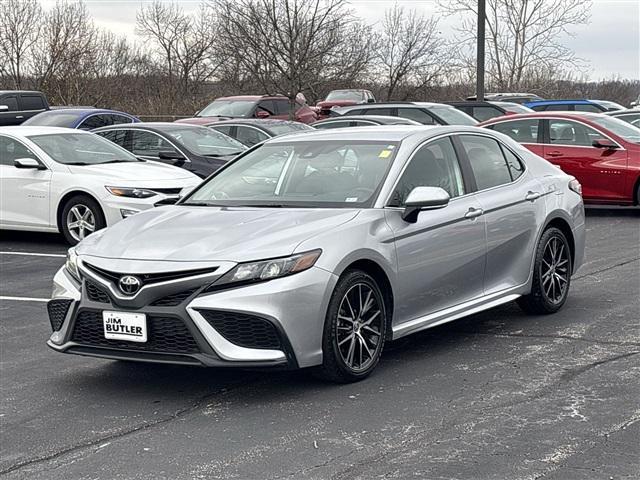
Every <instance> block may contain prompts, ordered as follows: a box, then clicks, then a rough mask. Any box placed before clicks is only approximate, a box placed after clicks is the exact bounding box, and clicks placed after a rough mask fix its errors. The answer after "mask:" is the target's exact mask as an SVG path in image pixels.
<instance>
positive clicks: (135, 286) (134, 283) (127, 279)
mask: <svg viewBox="0 0 640 480" xmlns="http://www.w3.org/2000/svg"><path fill="white" fill-rule="evenodd" d="M118 285H119V286H120V290H121V291H122V293H124V294H126V295H135V294H136V293H138V290H140V287H141V286H142V282H141V281H140V279H139V278H138V277H134V276H133V275H125V276H124V277H120V281H119V282H118Z"/></svg>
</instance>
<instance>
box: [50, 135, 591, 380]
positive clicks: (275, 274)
mask: <svg viewBox="0 0 640 480" xmlns="http://www.w3.org/2000/svg"><path fill="white" fill-rule="evenodd" d="M584 237H585V225H584V209H583V203H582V198H581V195H580V185H579V183H578V182H577V181H576V180H575V179H574V178H573V177H570V176H568V175H566V174H565V173H563V172H562V171H561V170H559V169H558V168H556V167H554V166H553V165H551V164H550V163H548V162H546V161H545V160H543V159H541V158H539V157H537V156H535V155H534V154H532V153H531V152H529V151H528V150H526V149H525V148H523V147H521V146H520V145H519V144H517V143H516V142H514V141H512V140H511V139H510V138H508V137H507V136H504V135H502V134H500V133H497V132H493V131H490V130H485V129H479V128H475V127H459V126H457V127H454V126H442V127H424V126H420V127H412V126H380V127H358V128H348V129H340V130H336V131H331V130H326V131H318V132H311V133H301V134H299V135H294V136H287V137H281V138H274V139H271V140H268V141H266V142H265V143H263V144H261V145H259V146H257V147H254V148H253V149H251V150H249V151H248V152H246V153H244V154H242V155H241V156H239V157H238V158H237V159H236V160H233V161H232V162H230V163H229V164H227V165H226V166H224V167H223V168H222V169H220V170H219V171H218V172H216V173H215V174H214V175H213V176H211V177H210V178H209V179H208V180H206V181H205V182H204V183H202V184H201V185H200V186H199V187H198V188H196V189H195V190H194V191H193V192H191V193H190V194H189V195H187V196H186V198H184V199H182V200H181V202H180V203H179V204H177V205H171V206H164V207H160V208H155V209H152V210H149V211H145V212H142V213H139V214H136V215H134V216H132V217H129V218H127V219H126V220H124V221H122V222H120V223H118V224H116V225H114V226H113V227H111V228H108V229H106V230H103V231H100V232H97V233H95V234H93V235H90V236H89V237H88V238H86V239H85V240H84V241H83V242H82V243H80V245H78V246H77V247H76V248H75V249H72V250H70V251H69V256H68V261H67V263H66V266H65V267H63V268H62V269H61V270H60V271H59V272H58V273H57V274H56V276H55V280H54V282H55V286H54V295H53V299H52V300H51V301H50V303H49V305H48V310H49V315H50V321H51V325H52V327H53V334H52V335H51V338H50V340H49V342H48V344H49V346H50V347H52V348H53V349H55V350H58V351H60V352H66V353H75V354H81V355H92V356H99V357H106V358H115V359H128V360H141V361H153V362H168V363H182V364H194V365H207V366H240V367H259V366H264V367H271V366H279V367H290V368H297V367H316V371H317V372H319V373H320V374H321V375H322V376H324V377H325V378H329V379H331V380H334V381H339V382H348V381H355V380H359V379H362V378H364V377H366V376H367V375H369V374H370V373H371V371H372V370H373V369H374V368H375V366H376V364H377V363H378V360H379V359H380V355H381V353H382V350H383V347H384V344H385V341H386V340H393V339H396V338H400V337H402V336H405V335H408V334H410V333H413V332H417V331H419V330H423V329H425V328H429V327H433V326H435V325H439V324H442V323H445V322H448V321H451V320H455V319H457V318H460V317H463V316H465V315H469V314H472V313H476V312H479V311H481V310H485V309H488V308H492V307H495V306H496V305H500V304H503V303H506V302H510V301H512V300H517V301H518V303H519V304H520V305H521V306H522V307H523V308H524V309H525V310H526V311H528V312H533V313H538V314H543V313H553V312H555V311H557V310H558V309H559V308H561V307H562V305H563V304H564V303H565V300H566V299H567V295H568V292H569V285H570V282H571V275H572V274H573V273H574V272H575V271H576V269H577V268H578V267H579V266H580V265H581V263H582V261H583V252H584Z"/></svg>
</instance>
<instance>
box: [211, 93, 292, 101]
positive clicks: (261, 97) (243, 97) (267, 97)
mask: <svg viewBox="0 0 640 480" xmlns="http://www.w3.org/2000/svg"><path fill="white" fill-rule="evenodd" d="M274 98H277V99H280V100H282V99H286V98H287V97H286V96H284V95H232V96H230V97H218V98H216V99H215V100H214V102H215V101H216V100H255V101H257V100H271V99H274Z"/></svg>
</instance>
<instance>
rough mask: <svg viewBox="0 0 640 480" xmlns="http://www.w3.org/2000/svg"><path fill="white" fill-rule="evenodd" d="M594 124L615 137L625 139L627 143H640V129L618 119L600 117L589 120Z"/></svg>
mask: <svg viewBox="0 0 640 480" xmlns="http://www.w3.org/2000/svg"><path fill="white" fill-rule="evenodd" d="M589 120H591V121H592V122H593V123H595V124H597V125H600V126H601V127H603V128H606V129H607V130H609V131H610V132H611V133H613V134H614V135H618V136H619V137H621V138H623V139H625V140H626V141H627V142H631V143H640V128H638V127H634V126H633V125H632V124H630V123H627V122H624V121H622V120H620V119H617V118H611V117H607V116H605V115H598V118H589Z"/></svg>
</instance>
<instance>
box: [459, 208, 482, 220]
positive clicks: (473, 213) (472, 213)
mask: <svg viewBox="0 0 640 480" xmlns="http://www.w3.org/2000/svg"><path fill="white" fill-rule="evenodd" d="M483 213H484V210H482V209H481V208H473V207H471V208H470V209H469V211H468V212H467V213H465V214H464V218H469V219H471V218H477V217H479V216H480V215H482V214H483Z"/></svg>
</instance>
